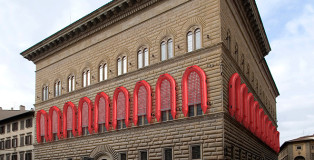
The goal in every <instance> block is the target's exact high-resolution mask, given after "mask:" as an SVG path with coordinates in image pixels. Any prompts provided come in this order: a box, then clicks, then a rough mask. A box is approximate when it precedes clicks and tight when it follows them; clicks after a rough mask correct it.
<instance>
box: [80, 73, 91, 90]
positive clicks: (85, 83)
mask: <svg viewBox="0 0 314 160" xmlns="http://www.w3.org/2000/svg"><path fill="white" fill-rule="evenodd" d="M82 75H83V76H82V77H83V80H82V81H83V87H87V86H89V85H90V70H85V71H84V72H83V74H82Z"/></svg>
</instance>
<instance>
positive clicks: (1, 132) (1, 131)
mask: <svg viewBox="0 0 314 160" xmlns="http://www.w3.org/2000/svg"><path fill="white" fill-rule="evenodd" d="M4 133H5V126H1V127H0V134H4Z"/></svg>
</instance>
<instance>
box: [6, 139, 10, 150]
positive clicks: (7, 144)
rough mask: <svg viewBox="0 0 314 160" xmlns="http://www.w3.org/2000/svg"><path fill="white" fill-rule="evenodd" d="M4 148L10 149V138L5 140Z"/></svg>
mask: <svg viewBox="0 0 314 160" xmlns="http://www.w3.org/2000/svg"><path fill="white" fill-rule="evenodd" d="M5 148H6V149H10V148H11V139H7V140H6V141H5Z"/></svg>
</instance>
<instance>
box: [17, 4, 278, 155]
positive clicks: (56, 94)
mask: <svg viewBox="0 0 314 160" xmlns="http://www.w3.org/2000/svg"><path fill="white" fill-rule="evenodd" d="M269 51H270V46H269V43H268V40H267V36H266V34H265V31H264V28H263V24H262V22H261V19H260V16H259V13H258V10H257V7H256V4H255V1H254V0H241V1H240V0H239V1H229V0H115V1H112V2H110V3H108V4H106V5H104V6H102V7H100V8H99V9H97V10H96V11H94V12H92V13H90V14H89V15H87V16H85V17H83V18H82V19H80V20H78V21H77V22H75V23H73V24H71V25H69V26H68V27H66V28H64V29H63V30H61V31H59V32H57V33H56V34H54V35H52V36H50V37H48V38H46V39H45V40H43V41H41V42H40V43H38V44H36V45H34V46H33V47H31V48H29V49H27V50H26V51H24V52H22V53H21V55H22V56H24V57H25V58H26V59H28V60H30V61H33V62H34V63H35V64H36V95H35V96H36V102H35V107H36V116H37V117H36V118H37V120H36V121H37V125H36V128H37V136H36V139H37V144H36V145H35V158H36V159H84V157H85V158H93V159H142V160H144V159H150V160H152V159H156V160H157V159H165V160H168V159H213V160H216V159H243V158H245V157H246V158H250V159H277V153H276V151H275V150H276V149H274V147H273V148H271V147H269V145H266V144H265V143H264V142H263V141H262V140H260V139H259V138H257V136H255V135H254V134H252V133H251V132H250V131H249V130H247V129H246V128H245V127H244V126H243V125H242V124H241V123H239V122H238V121H237V120H236V119H235V118H234V117H233V116H231V115H230V113H229V107H228V104H229V94H228V93H229V90H230V89H229V86H228V83H229V79H230V77H231V76H232V75H233V74H235V73H237V74H238V75H239V76H240V77H241V80H242V81H241V82H242V83H245V84H246V85H247V88H248V92H250V93H252V95H253V96H254V97H255V100H256V101H257V102H258V103H259V106H260V108H263V110H264V113H265V115H267V116H268V117H269V120H270V122H271V123H272V125H273V126H274V127H277V118H276V97H277V96H278V95H279V92H278V90H277V88H276V85H275V82H274V80H273V78H272V76H271V73H270V71H269V69H268V66H267V63H266V61H265V59H264V57H265V56H266V55H267V54H268V53H269ZM143 97H144V98H143ZM53 106H54V107H53ZM100 108H102V109H100ZM68 117H69V118H68ZM100 117H103V118H102V119H101V118H100ZM273 141H275V139H273Z"/></svg>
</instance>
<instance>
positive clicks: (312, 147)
mask: <svg viewBox="0 0 314 160" xmlns="http://www.w3.org/2000/svg"><path fill="white" fill-rule="evenodd" d="M278 159H279V160H306V159H314V135H309V136H304V137H299V138H296V139H292V140H289V141H286V142H285V143H283V144H282V146H281V147H280V153H279V156H278Z"/></svg>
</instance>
